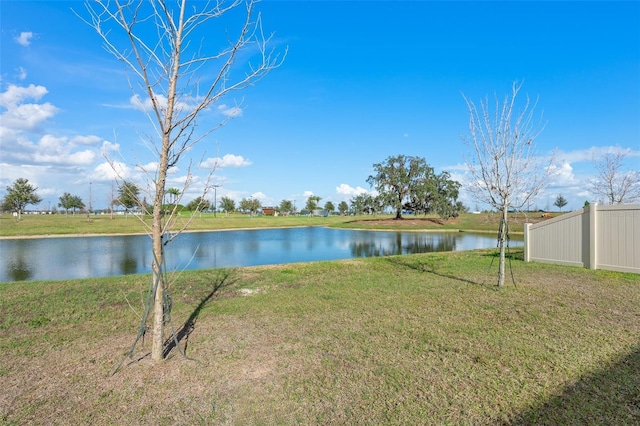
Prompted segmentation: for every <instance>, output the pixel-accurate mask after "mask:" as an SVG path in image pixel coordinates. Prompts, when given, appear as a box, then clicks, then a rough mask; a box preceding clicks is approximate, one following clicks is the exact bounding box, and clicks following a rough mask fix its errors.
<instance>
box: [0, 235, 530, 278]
mask: <svg viewBox="0 0 640 426" xmlns="http://www.w3.org/2000/svg"><path fill="white" fill-rule="evenodd" d="M516 239H517V237H516ZM512 245H522V241H521V237H520V241H517V240H516V241H513V240H512ZM495 246H496V237H495V236H492V235H489V234H471V233H466V232H464V233H462V232H455V233H433V232H395V231H394V232H380V231H357V230H344V229H331V228H323V227H311V228H286V229H258V230H240V231H218V232H190V233H183V234H181V235H179V236H178V237H177V238H176V239H175V240H173V241H172V242H171V243H169V244H168V245H167V246H166V261H167V270H180V269H210V268H226V267H241V266H255V265H270V264H281V263H294V262H311V261H320V260H335V259H348V258H353V257H373V256H387V255H394V254H412V253H425V252H433V251H460V250H472V249H478V248H489V247H495ZM151 262H152V255H151V239H150V237H149V236H147V235H129V236H104V237H69V238H36V239H23V240H13V239H10V240H0V281H1V282H5V281H22V280H61V279H73V278H89V277H102V276H112V275H125V274H140V273H148V272H151Z"/></svg>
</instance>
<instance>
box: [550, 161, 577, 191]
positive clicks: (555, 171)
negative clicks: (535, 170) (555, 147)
mask: <svg viewBox="0 0 640 426" xmlns="http://www.w3.org/2000/svg"><path fill="white" fill-rule="evenodd" d="M550 169H551V170H550V172H551V176H552V178H551V184H552V185H553V186H567V185H574V184H575V183H576V179H575V176H574V174H573V167H571V164H569V163H567V162H563V163H562V164H561V165H560V166H556V165H551V167H550Z"/></svg>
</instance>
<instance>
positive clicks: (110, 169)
mask: <svg viewBox="0 0 640 426" xmlns="http://www.w3.org/2000/svg"><path fill="white" fill-rule="evenodd" d="M131 175H132V173H131V169H130V168H129V167H128V166H127V165H126V164H124V163H121V162H119V161H113V162H111V163H109V162H104V163H101V164H98V166H97V167H96V168H95V169H94V171H93V173H92V175H91V178H92V179H93V180H97V181H113V180H116V179H129V178H130V177H131Z"/></svg>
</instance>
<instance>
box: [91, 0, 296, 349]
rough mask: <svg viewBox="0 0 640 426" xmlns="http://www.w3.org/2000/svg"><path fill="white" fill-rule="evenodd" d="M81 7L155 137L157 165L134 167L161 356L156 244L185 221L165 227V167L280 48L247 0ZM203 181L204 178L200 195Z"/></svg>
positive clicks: (170, 217) (161, 284)
mask: <svg viewBox="0 0 640 426" xmlns="http://www.w3.org/2000/svg"><path fill="white" fill-rule="evenodd" d="M85 6H86V9H87V11H88V18H86V19H83V20H84V21H85V22H86V23H87V24H89V25H90V26H91V27H93V28H94V29H95V30H96V32H97V33H98V35H99V36H100V38H101V39H102V41H103V43H104V47H105V48H106V50H107V51H108V52H109V53H111V54H112V55H113V56H115V57H116V58H117V59H118V60H120V61H122V62H123V63H124V64H125V66H126V68H127V69H128V71H129V72H130V76H129V84H130V86H131V88H132V90H133V92H134V99H137V100H139V104H140V106H142V107H144V108H145V111H146V113H147V116H148V118H149V120H150V122H151V124H152V126H153V129H154V136H150V137H148V138H147V140H146V143H147V145H148V147H149V148H150V150H151V151H152V152H153V154H154V155H155V156H156V158H157V163H156V167H157V168H155V169H154V170H145V169H144V168H143V167H142V166H139V167H140V168H141V169H142V170H143V171H144V172H145V174H146V176H147V179H148V182H147V183H148V187H149V193H150V198H151V200H152V206H150V207H151V208H150V210H151V211H148V212H147V213H149V214H151V215H152V224H151V226H150V229H148V232H149V233H150V234H151V239H152V251H153V268H152V269H153V273H152V276H153V282H152V283H153V295H154V296H153V308H152V311H153V319H152V324H153V325H152V328H151V330H152V334H153V336H152V339H151V340H152V349H151V359H152V360H153V361H160V360H161V359H162V358H163V357H164V355H165V354H164V325H165V321H166V318H167V317H168V312H167V311H166V310H167V309H169V307H170V299H169V298H168V297H167V296H168V294H167V292H166V290H167V285H168V283H167V279H166V277H165V276H164V275H163V273H162V271H163V262H164V251H163V249H164V245H166V244H167V243H168V242H169V241H171V240H172V239H173V238H175V237H176V236H177V235H178V234H179V233H180V231H182V230H184V228H185V227H186V226H187V225H186V224H183V225H182V227H181V228H180V229H179V230H178V231H176V230H175V229H173V228H172V224H173V223H174V222H175V216H176V206H177V204H178V203H179V202H180V199H179V198H178V199H176V200H174V201H175V204H174V206H173V207H174V208H173V210H171V211H169V212H163V209H162V201H163V197H164V195H165V190H166V184H167V171H168V170H169V169H171V168H172V167H176V166H177V165H178V163H179V162H180V160H184V159H183V158H182V156H183V154H185V153H187V152H188V151H189V150H190V149H191V148H192V147H193V146H194V145H195V144H197V143H199V142H201V141H202V140H203V138H205V137H206V136H207V135H209V134H210V133H211V132H213V131H214V130H216V129H217V128H219V127H221V126H222V125H224V124H225V123H226V122H227V120H228V119H230V118H231V117H233V114H229V115H228V117H227V118H226V119H222V120H220V121H219V122H218V123H217V124H215V125H213V126H211V125H209V124H205V125H204V126H199V124H202V123H200V122H199V121H198V118H199V117H201V116H202V115H203V114H205V113H206V112H207V111H208V110H209V109H210V107H211V106H212V105H214V104H216V103H217V102H219V101H220V100H221V99H222V98H224V97H225V96H227V95H230V94H231V93H232V92H235V91H238V90H242V89H245V88H247V87H248V86H251V85H252V84H254V83H255V82H256V81H258V80H259V79H261V78H262V77H264V76H265V75H266V74H267V73H268V72H269V71H271V70H273V69H274V68H277V67H278V66H279V65H280V64H281V63H282V60H283V59H284V56H285V55H286V50H285V51H284V52H282V54H279V53H278V52H276V51H274V50H273V49H271V48H270V47H269V46H270V44H271V39H272V36H271V35H268V36H265V34H264V33H263V30H262V20H261V16H260V14H259V13H257V12H256V11H255V1H254V0H230V1H224V0H218V1H212V2H210V1H205V2H198V1H196V2H190V3H189V4H187V1H186V0H175V1H169V0H153V1H144V0H111V1H110V0H98V1H91V2H89V1H87V2H86V3H85ZM242 8H244V9H242ZM240 12H242V17H241V19H243V21H241V22H240V23H239V25H238V27H239V28H238V29H237V30H236V31H232V30H229V29H228V28H224V27H222V28H221V26H222V25H228V23H229V22H233V21H229V19H232V20H233V19H234V16H237V14H239V13H240ZM230 15H232V16H231V18H229V16H230ZM223 16H225V18H224V19H219V18H222V17H223ZM221 22H223V23H224V24H220V23H221ZM216 24H217V26H216ZM216 29H218V30H220V31H219V32H218V34H220V38H219V39H218V38H215V36H213V37H214V38H215V40H212V39H211V37H212V34H216V33H215V31H216ZM221 46H222V47H221ZM212 49H215V50H212ZM251 58H252V59H254V61H253V62H251V61H250V59H251ZM207 123H208V122H207ZM186 170H187V179H186V183H185V185H184V187H183V189H182V191H181V194H184V193H185V192H186V189H187V187H188V186H189V184H190V182H191V180H192V175H191V163H189V165H188V167H187V168H186ZM210 173H213V170H211V172H210ZM209 176H211V174H210V175H209ZM210 187H211V185H209V182H208V181H207V183H206V184H205V189H204V191H203V194H202V198H203V199H204V198H205V197H206V193H207V190H208V189H209V188H210ZM170 231H171V232H170ZM143 321H144V320H143ZM139 337H140V336H139ZM134 346H135V343H134ZM132 352H133V348H132Z"/></svg>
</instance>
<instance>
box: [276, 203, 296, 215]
mask: <svg viewBox="0 0 640 426" xmlns="http://www.w3.org/2000/svg"><path fill="white" fill-rule="evenodd" d="M278 210H280V213H291V212H292V211H293V203H292V202H291V200H282V201H280V206H278Z"/></svg>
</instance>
